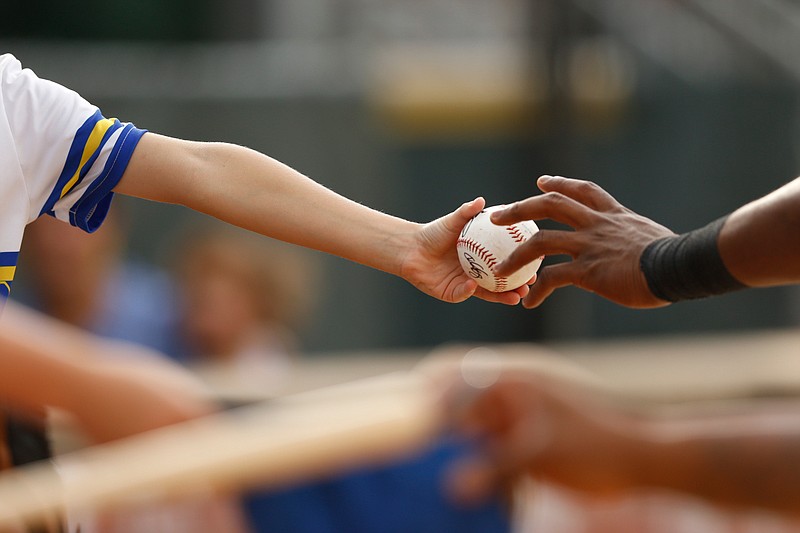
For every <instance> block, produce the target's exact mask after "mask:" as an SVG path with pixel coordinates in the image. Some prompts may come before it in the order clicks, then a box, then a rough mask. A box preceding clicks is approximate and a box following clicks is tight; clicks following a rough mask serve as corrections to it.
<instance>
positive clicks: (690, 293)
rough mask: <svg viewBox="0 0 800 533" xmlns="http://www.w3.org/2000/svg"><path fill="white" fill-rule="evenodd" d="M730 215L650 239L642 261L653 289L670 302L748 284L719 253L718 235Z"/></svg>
mask: <svg viewBox="0 0 800 533" xmlns="http://www.w3.org/2000/svg"><path fill="white" fill-rule="evenodd" d="M727 218H728V217H727V216H725V217H722V218H720V219H717V220H715V221H714V222H712V223H711V224H709V225H707V226H705V227H702V228H700V229H696V230H694V231H690V232H689V233H684V234H683V235H678V236H674V237H665V238H663V239H659V240H657V241H654V242H652V243H650V244H649V245H648V246H647V248H645V250H644V252H642V256H641V258H640V261H639V264H640V267H641V269H642V272H643V273H644V277H645V279H647V285H648V286H649V287H650V291H651V292H652V293H653V294H654V295H655V296H657V297H658V298H661V299H662V300H666V301H668V302H678V301H681V300H692V299H696V298H705V297H707V296H713V295H716V294H724V293H726V292H731V291H735V290H738V289H743V288H745V285H744V284H743V283H741V282H740V281H739V280H737V279H736V278H734V277H733V276H732V275H731V273H730V272H728V269H727V268H726V267H725V264H724V263H723V262H722V257H720V255H719V247H718V246H717V239H718V238H719V232H720V231H721V230H722V225H723V224H724V223H725V220H726V219H727Z"/></svg>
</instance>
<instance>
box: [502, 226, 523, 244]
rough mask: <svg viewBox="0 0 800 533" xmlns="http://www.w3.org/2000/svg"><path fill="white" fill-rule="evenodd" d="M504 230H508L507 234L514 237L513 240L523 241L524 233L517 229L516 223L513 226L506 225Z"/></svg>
mask: <svg viewBox="0 0 800 533" xmlns="http://www.w3.org/2000/svg"><path fill="white" fill-rule="evenodd" d="M506 231H508V234H509V235H511V238H512V239H514V242H517V243H520V242H525V235H523V233H522V232H521V231H520V229H519V226H517V225H516V224H514V225H513V226H506Z"/></svg>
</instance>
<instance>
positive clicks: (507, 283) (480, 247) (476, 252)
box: [456, 206, 543, 292]
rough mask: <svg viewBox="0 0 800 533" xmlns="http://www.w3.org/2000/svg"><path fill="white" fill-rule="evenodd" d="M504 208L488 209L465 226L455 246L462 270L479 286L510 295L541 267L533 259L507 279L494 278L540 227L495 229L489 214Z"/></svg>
mask: <svg viewBox="0 0 800 533" xmlns="http://www.w3.org/2000/svg"><path fill="white" fill-rule="evenodd" d="M502 207H503V206H494V207H487V208H486V209H484V210H483V211H481V212H480V213H478V214H477V215H475V217H473V218H472V219H471V220H470V221H469V222H467V223H466V224H465V225H464V229H463V230H461V235H460V236H459V238H458V242H457V243H456V250H457V251H458V260H459V261H460V262H461V267H462V268H463V269H464V272H466V273H467V274H468V275H469V276H471V277H472V278H474V279H475V281H477V282H478V285H480V286H481V287H483V288H484V289H488V290H490V291H492V292H505V291H511V290H514V289H516V288H518V287H521V286H522V285H524V284H525V283H527V282H528V281H529V280H530V279H531V278H532V277H533V275H534V274H536V271H537V270H539V265H541V264H542V259H543V258H542V257H540V258H538V259H535V260H533V261H531V262H530V263H528V264H527V265H525V266H524V267H522V268H520V269H519V270H517V271H516V272H514V273H513V274H511V275H510V276H508V277H498V276H495V275H494V267H495V266H496V265H499V264H500V263H501V262H502V261H503V260H504V259H505V258H507V257H508V256H509V255H510V254H511V252H513V251H514V249H516V248H517V247H518V246H519V245H520V244H522V243H524V242H525V241H527V240H528V239H530V238H531V237H532V236H533V234H534V233H536V232H537V231H539V227H538V226H537V225H536V224H535V223H534V222H533V221H531V220H526V221H523V222H518V223H517V224H512V225H511V226H498V225H497V224H494V223H492V221H491V220H489V214H490V213H491V212H492V211H496V210H498V209H502Z"/></svg>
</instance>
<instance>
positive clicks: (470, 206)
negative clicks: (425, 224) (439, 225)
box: [442, 196, 486, 232]
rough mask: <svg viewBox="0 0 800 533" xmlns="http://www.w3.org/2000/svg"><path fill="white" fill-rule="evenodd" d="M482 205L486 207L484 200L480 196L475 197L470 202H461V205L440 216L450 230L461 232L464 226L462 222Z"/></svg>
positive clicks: (481, 208) (478, 211)
mask: <svg viewBox="0 0 800 533" xmlns="http://www.w3.org/2000/svg"><path fill="white" fill-rule="evenodd" d="M484 207H486V200H484V199H483V197H481V196H479V197H478V198H475V199H474V200H472V201H471V202H466V203H464V204H462V205H461V207H459V208H458V209H456V210H455V211H453V212H452V213H450V214H449V215H445V216H444V217H443V218H442V222H443V223H444V227H445V228H446V229H447V230H448V231H450V232H461V230H462V229H463V228H464V224H466V223H467V222H469V220H470V219H471V218H472V217H474V216H475V215H477V214H478V213H480V212H481V211H482V210H483V208H484Z"/></svg>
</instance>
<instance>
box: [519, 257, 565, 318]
mask: <svg viewBox="0 0 800 533" xmlns="http://www.w3.org/2000/svg"><path fill="white" fill-rule="evenodd" d="M578 275H579V273H578V267H577V266H576V265H575V263H573V262H568V263H559V264H557V265H551V266H547V267H545V268H543V269H541V270H540V271H539V277H538V279H537V280H536V283H534V284H533V285H531V287H530V289H531V290H530V292H529V293H528V295H527V296H525V298H524V299H523V300H522V305H523V307H525V308H526V309H533V308H534V307H539V306H540V305H541V304H542V302H544V301H545V300H546V299H547V298H548V297H549V296H550V295H551V294H553V291H555V290H556V289H560V288H561V287H567V286H569V285H574V284H575V283H576V282H577V280H578Z"/></svg>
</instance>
